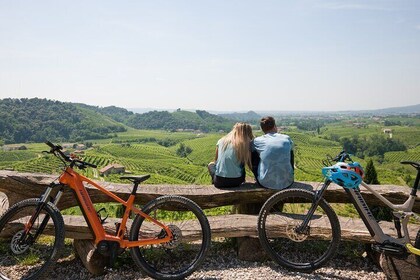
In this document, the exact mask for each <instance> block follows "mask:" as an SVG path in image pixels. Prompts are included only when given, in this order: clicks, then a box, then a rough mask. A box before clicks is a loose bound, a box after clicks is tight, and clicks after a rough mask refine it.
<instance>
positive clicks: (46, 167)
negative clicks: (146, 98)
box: [0, 122, 420, 185]
mask: <svg viewBox="0 0 420 280" xmlns="http://www.w3.org/2000/svg"><path fill="white" fill-rule="evenodd" d="M392 129H393V137H395V138H397V139H400V140H401V141H403V142H404V143H405V144H406V145H407V147H408V149H407V151H403V152H388V153H385V156H384V158H383V160H382V161H380V162H379V161H375V167H376V169H377V171H378V177H379V181H380V182H381V183H382V184H399V185H401V184H402V185H403V184H405V182H407V181H408V180H407V178H408V179H410V178H409V177H407V176H411V177H413V176H414V171H413V170H411V169H410V168H408V167H406V166H402V165H400V164H399V162H400V161H402V160H413V161H419V160H420V146H419V139H420V128H419V127H418V126H415V127H404V126H395V127H392ZM285 133H286V134H288V135H289V136H290V137H291V138H292V140H293V142H294V145H295V179H296V180H297V181H322V176H321V172H320V170H321V168H322V167H323V166H324V165H323V160H325V159H326V155H327V154H329V155H332V156H334V155H336V154H337V153H338V152H339V151H340V150H341V145H340V144H339V142H336V141H332V140H328V139H333V138H334V137H332V135H339V136H341V137H352V135H358V136H363V135H366V136H367V135H372V134H375V133H379V134H383V132H382V128H381V127H380V126H379V125H378V124H372V123H370V124H367V125H366V126H364V127H361V128H355V127H354V126H353V125H352V123H350V122H342V123H340V124H337V123H335V124H330V125H328V126H326V127H323V128H322V132H321V135H317V134H316V133H315V132H301V131H298V130H297V129H293V128H290V129H289V130H286V131H285ZM255 134H256V135H261V132H260V131H256V132H255ZM223 135H224V134H216V133H215V134H194V133H190V132H188V133H187V132H168V131H150V130H135V129H128V130H127V131H126V132H123V133H119V134H116V135H114V137H113V138H111V139H102V140H90V141H91V142H92V144H93V147H92V148H90V149H87V150H85V151H84V154H83V155H82V159H83V160H85V161H87V162H90V163H93V164H95V165H97V166H98V168H97V170H93V169H91V168H90V169H87V170H83V171H81V172H82V173H83V174H85V175H86V176H88V177H90V178H94V179H97V180H106V181H111V182H122V181H121V180H120V179H119V177H120V175H118V174H111V175H109V176H108V177H106V178H102V177H100V176H99V172H98V171H99V170H100V169H101V168H103V167H105V166H107V165H109V164H112V163H118V164H121V165H123V166H124V167H125V169H126V172H127V173H129V174H136V175H140V174H151V178H150V179H149V180H148V181H147V183H150V184H186V185H188V184H209V183H210V176H209V175H208V172H207V164H208V163H209V162H210V161H212V160H213V159H214V156H215V147H216V142H217V140H218V139H220V138H221V137H222V136H223ZM181 143H182V144H183V145H185V146H186V147H189V148H190V149H191V153H189V154H187V155H186V157H180V156H178V155H177V149H179V147H180V145H181ZM25 145H26V146H27V148H28V150H25V151H1V152H0V168H1V169H14V170H17V171H25V172H42V173H54V174H55V173H58V172H59V170H60V166H61V163H60V162H59V161H57V160H56V159H55V158H54V157H52V156H46V155H44V154H42V153H41V151H42V150H46V149H47V147H46V146H45V145H44V144H42V143H34V144H25ZM353 159H354V160H357V161H359V162H360V163H361V164H362V165H365V164H366V162H365V160H362V159H359V158H356V157H353ZM252 177H253V176H252V174H251V173H250V172H249V171H248V172H247V178H248V179H249V180H252Z"/></svg>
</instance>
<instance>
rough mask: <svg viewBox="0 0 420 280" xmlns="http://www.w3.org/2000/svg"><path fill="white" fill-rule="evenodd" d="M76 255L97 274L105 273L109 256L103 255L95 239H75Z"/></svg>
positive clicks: (89, 269) (87, 267)
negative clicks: (98, 249) (96, 245)
mask: <svg viewBox="0 0 420 280" xmlns="http://www.w3.org/2000/svg"><path fill="white" fill-rule="evenodd" d="M73 246H74V250H75V252H76V256H77V257H79V258H80V260H81V261H82V263H83V265H84V266H85V267H86V269H87V270H88V271H89V272H90V273H92V274H93V275H95V276H98V275H102V274H104V273H105V266H106V265H107V264H108V262H109V258H107V257H105V256H103V255H101V254H100V253H99V252H98V251H97V250H96V247H95V243H94V242H93V240H87V239H75V240H74V242H73Z"/></svg>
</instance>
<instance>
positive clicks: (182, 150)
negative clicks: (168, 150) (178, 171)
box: [176, 143, 192, 157]
mask: <svg viewBox="0 0 420 280" xmlns="http://www.w3.org/2000/svg"><path fill="white" fill-rule="evenodd" d="M191 152H192V149H191V148H190V147H188V146H185V144H184V143H181V144H180V145H179V148H178V149H177V150H176V154H177V155H178V156H180V157H187V156H188V155H189V154H191Z"/></svg>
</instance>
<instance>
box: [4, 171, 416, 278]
mask: <svg viewBox="0 0 420 280" xmlns="http://www.w3.org/2000/svg"><path fill="white" fill-rule="evenodd" d="M56 178H57V176H53V175H46V174H35V173H18V172H14V171H0V213H1V212H2V211H5V210H6V209H7V208H8V207H9V206H10V205H13V204H14V203H16V202H18V201H21V200H23V199H27V198H30V197H39V196H40V194H41V193H43V191H44V190H45V188H46V187H47V186H48V184H49V183H50V182H51V181H53V180H54V179H56ZM98 183H99V184H100V185H102V186H104V187H106V188H107V189H108V190H110V191H112V192H113V193H115V194H117V195H118V196H120V197H121V198H123V199H127V198H128V196H129V194H130V192H131V188H132V185H130V184H116V183H108V182H98ZM319 185H320V183H319V182H317V183H313V182H296V183H295V184H294V186H293V187H296V188H303V189H308V190H313V189H316V188H317V187H318V186H319ZM377 189H378V191H379V192H380V193H381V194H382V195H383V196H384V197H386V198H387V199H389V200H390V201H391V202H393V203H403V202H404V201H405V200H406V199H407V197H408V195H409V193H410V188H407V187H400V186H393V185H380V186H377ZM88 191H89V194H90V195H91V199H92V201H93V202H94V203H106V202H114V201H113V200H112V199H111V198H110V197H108V196H106V195H104V194H103V193H102V192H100V191H98V190H97V189H95V188H91V187H89V186H88ZM137 193H138V195H137V197H136V203H137V204H140V205H144V204H145V203H146V202H148V201H150V200H151V199H154V198H156V197H159V196H162V195H166V194H173V195H181V196H185V197H187V198H190V199H191V200H193V201H195V202H196V203H197V204H198V205H199V206H200V207H201V208H203V209H210V208H214V207H219V206H228V205H235V209H236V210H235V213H232V214H231V215H223V216H213V217H208V218H209V222H210V226H211V230H212V237H238V238H240V239H239V240H238V257H239V258H241V259H245V260H254V259H260V258H261V255H259V254H257V253H255V252H261V254H263V252H262V251H261V249H260V248H259V241H258V239H257V238H256V237H257V235H258V233H257V227H256V225H257V214H258V212H259V209H260V207H261V205H262V204H263V203H264V202H265V201H266V200H267V199H268V198H269V197H270V196H271V195H273V194H274V193H275V191H273V190H268V189H264V188H259V187H256V186H255V185H254V184H252V183H246V184H243V185H242V186H241V187H238V188H235V189H224V190H223V189H217V188H215V187H213V186H203V185H189V186H185V185H140V188H139V190H138V192H137ZM362 194H363V196H364V198H365V200H366V201H367V203H368V204H369V205H381V202H380V201H379V200H377V199H376V198H375V197H374V196H373V195H372V194H370V193H368V192H367V191H365V190H362ZM324 197H325V199H326V200H327V201H328V202H330V203H348V202H349V201H348V198H347V195H346V194H345V192H344V191H343V189H342V188H341V187H339V186H335V185H331V186H330V187H329V188H328V190H327V191H326V193H325V196H324ZM419 200H420V199H419V198H417V199H416V203H415V207H414V208H415V209H414V211H415V212H418V213H419V212H420V203H419ZM73 206H77V201H76V199H75V198H74V197H73V194H72V193H71V191H70V190H66V191H65V192H64V194H63V197H62V198H61V200H60V203H59V205H58V208H59V209H60V210H62V209H67V208H69V207H73ZM64 219H65V224H66V237H68V238H73V239H74V240H75V249H76V251H77V253H78V255H79V256H80V257H81V259H82V261H83V262H84V264H85V266H86V267H87V268H88V269H89V270H90V271H91V272H92V273H94V274H100V273H101V272H102V271H103V265H104V264H105V263H104V262H103V261H99V260H98V259H99V257H100V256H99V254H98V253H95V252H94V245H93V243H92V242H89V241H87V240H91V239H92V238H93V237H92V233H91V232H90V230H89V228H88V227H87V225H86V222H85V221H84V218H83V217H82V216H64ZM115 222H116V220H115V219H111V218H108V219H107V222H106V223H105V224H104V227H105V229H106V230H107V231H109V232H110V233H113V232H114V231H115V226H114V224H115ZM340 224H341V227H342V239H343V240H348V241H358V242H364V243H371V242H373V239H372V238H371V236H370V234H369V232H368V230H367V229H366V227H365V226H364V224H363V222H362V221H361V219H351V218H345V217H340ZM382 228H383V229H384V231H385V232H386V233H389V234H392V233H393V232H394V225H393V223H388V222H382ZM417 230H418V227H410V236H411V237H412V238H415V236H416V234H417ZM250 251H251V252H253V253H252V254H250V253H249V252H250ZM101 266H102V267H101ZM417 275H419V274H417Z"/></svg>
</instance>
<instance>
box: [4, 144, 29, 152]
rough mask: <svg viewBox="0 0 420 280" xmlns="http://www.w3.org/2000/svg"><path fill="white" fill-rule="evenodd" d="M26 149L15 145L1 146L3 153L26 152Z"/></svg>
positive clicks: (23, 146)
mask: <svg viewBox="0 0 420 280" xmlns="http://www.w3.org/2000/svg"><path fill="white" fill-rule="evenodd" d="M26 149H27V148H26V146H25V145H19V144H16V145H4V146H3V151H5V152H7V151H17V150H19V151H21V150H26Z"/></svg>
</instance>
